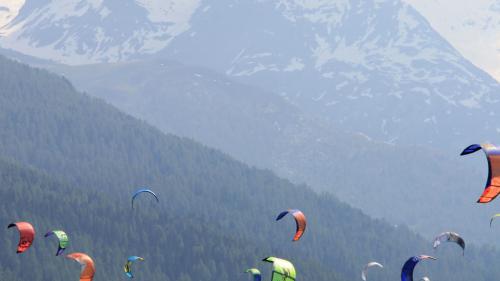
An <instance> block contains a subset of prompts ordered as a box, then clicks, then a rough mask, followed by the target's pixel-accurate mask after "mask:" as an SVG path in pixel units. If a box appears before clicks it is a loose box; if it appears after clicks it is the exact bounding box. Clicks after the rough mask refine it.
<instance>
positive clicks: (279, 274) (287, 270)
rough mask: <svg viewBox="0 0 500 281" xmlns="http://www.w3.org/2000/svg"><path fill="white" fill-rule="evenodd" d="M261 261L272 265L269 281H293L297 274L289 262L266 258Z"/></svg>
mask: <svg viewBox="0 0 500 281" xmlns="http://www.w3.org/2000/svg"><path fill="white" fill-rule="evenodd" d="M263 261H265V262H270V263H272V264H273V275H272V277H271V281H295V278H296V275H297V274H296V272H295V267H294V266H293V264H292V263H291V262H289V261H287V260H284V259H280V258H276V257H267V258H265V259H263Z"/></svg>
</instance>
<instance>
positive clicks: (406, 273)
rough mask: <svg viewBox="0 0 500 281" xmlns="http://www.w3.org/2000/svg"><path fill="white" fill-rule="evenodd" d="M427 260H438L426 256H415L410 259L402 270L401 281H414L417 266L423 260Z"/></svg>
mask: <svg viewBox="0 0 500 281" xmlns="http://www.w3.org/2000/svg"><path fill="white" fill-rule="evenodd" d="M427 259H432V260H436V258H434V257H431V256H426V255H420V256H414V257H411V258H409V259H408V260H407V261H406V262H405V264H404V265H403V268H402V269H401V281H413V270H414V269H415V266H416V265H417V263H419V262H420V261H421V260H427Z"/></svg>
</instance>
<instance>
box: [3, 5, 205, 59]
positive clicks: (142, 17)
mask: <svg viewBox="0 0 500 281" xmlns="http://www.w3.org/2000/svg"><path fill="white" fill-rule="evenodd" d="M19 4H20V3H19ZM19 4H18V5H19ZM18 5H14V6H13V7H15V8H16V9H13V10H18V9H19V6H18ZM197 5H198V1H158V0H153V1H151V0H140V1H131V2H130V3H127V4H125V5H123V3H122V2H113V1H79V0H70V1H62V2H61V1H52V0H43V1H26V2H24V3H23V4H22V6H21V8H20V10H19V12H18V14H17V15H16V16H15V17H14V18H9V19H8V20H6V22H7V24H6V25H2V26H0V34H1V35H3V36H2V37H3V38H2V40H1V45H2V46H3V47H5V48H9V49H10V48H12V49H16V50H18V51H21V52H24V53H26V54H31V55H34V54H36V55H37V56H39V57H40V54H43V55H41V57H44V58H49V59H52V60H56V61H64V62H66V63H72V64H79V63H88V62H91V61H121V60H126V59H131V58H134V57H137V56H140V55H141V54H150V53H155V52H157V51H159V50H161V49H162V48H164V47H165V46H166V45H167V44H168V43H169V41H170V40H172V38H174V37H175V36H176V35H178V34H180V33H182V32H184V31H185V30H187V29H188V28H189V19H190V16H191V14H192V12H193V11H194V10H195V8H196V7H197Z"/></svg>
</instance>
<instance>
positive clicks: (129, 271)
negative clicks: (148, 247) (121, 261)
mask: <svg viewBox="0 0 500 281" xmlns="http://www.w3.org/2000/svg"><path fill="white" fill-rule="evenodd" d="M137 260H139V261H144V259H143V258H141V257H138V256H130V257H128V259H127V263H126V264H125V266H124V267H123V270H125V274H126V275H127V276H128V278H134V275H133V274H132V263H133V262H135V261H137Z"/></svg>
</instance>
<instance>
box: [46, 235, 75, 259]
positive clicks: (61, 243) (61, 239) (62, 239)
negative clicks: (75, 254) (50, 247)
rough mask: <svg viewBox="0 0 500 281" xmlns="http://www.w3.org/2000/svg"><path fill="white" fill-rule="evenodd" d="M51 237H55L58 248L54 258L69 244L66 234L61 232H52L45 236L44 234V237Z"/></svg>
mask: <svg viewBox="0 0 500 281" xmlns="http://www.w3.org/2000/svg"><path fill="white" fill-rule="evenodd" d="M52 235H55V236H56V237H57V239H58V241H59V247H58V248H57V253H56V256H59V255H61V254H62V253H63V252H64V250H65V249H66V247H67V246H68V244H69V239H68V235H66V232H64V231H62V230H53V231H49V232H47V234H45V237H49V236H52Z"/></svg>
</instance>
